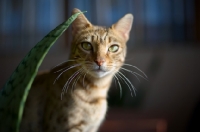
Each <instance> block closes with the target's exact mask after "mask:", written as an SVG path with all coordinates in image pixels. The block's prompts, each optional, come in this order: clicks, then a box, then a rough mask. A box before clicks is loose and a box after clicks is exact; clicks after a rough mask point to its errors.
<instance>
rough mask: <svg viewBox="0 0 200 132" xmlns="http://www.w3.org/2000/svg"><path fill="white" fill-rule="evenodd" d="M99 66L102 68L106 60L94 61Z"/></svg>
mask: <svg viewBox="0 0 200 132" xmlns="http://www.w3.org/2000/svg"><path fill="white" fill-rule="evenodd" d="M94 62H95V63H96V64H97V65H98V66H102V65H103V63H104V62H105V60H104V59H103V58H99V59H96V60H95V61H94Z"/></svg>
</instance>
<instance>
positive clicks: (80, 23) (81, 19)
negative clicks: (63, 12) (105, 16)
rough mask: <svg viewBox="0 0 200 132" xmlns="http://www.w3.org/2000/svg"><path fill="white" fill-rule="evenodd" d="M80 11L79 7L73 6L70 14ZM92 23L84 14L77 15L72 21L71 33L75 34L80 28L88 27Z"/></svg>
mask: <svg viewBox="0 0 200 132" xmlns="http://www.w3.org/2000/svg"><path fill="white" fill-rule="evenodd" d="M78 12H81V11H80V10H79V9H77V8H74V9H73V10H72V15H73V14H75V13H78ZM90 26H92V24H91V23H90V22H89V21H88V19H87V18H86V17H85V15H84V14H80V15H78V17H77V18H76V19H75V20H74V22H73V23H72V35H75V34H77V33H78V32H79V31H80V30H82V29H84V28H87V27H90Z"/></svg>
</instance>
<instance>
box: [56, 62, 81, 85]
mask: <svg viewBox="0 0 200 132" xmlns="http://www.w3.org/2000/svg"><path fill="white" fill-rule="evenodd" d="M80 65H81V64H76V65H73V66H71V67H69V68H67V69H65V70H64V71H62V72H61V73H60V74H59V75H58V76H57V77H56V79H55V81H54V83H53V84H55V82H56V81H57V80H58V79H59V78H60V76H61V75H62V74H63V73H64V72H66V71H68V70H70V69H72V68H75V67H78V66H80Z"/></svg>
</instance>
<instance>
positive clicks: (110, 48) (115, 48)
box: [108, 45, 119, 52]
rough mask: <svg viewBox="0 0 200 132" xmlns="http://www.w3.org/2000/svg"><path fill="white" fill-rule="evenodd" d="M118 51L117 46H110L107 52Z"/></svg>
mask: <svg viewBox="0 0 200 132" xmlns="http://www.w3.org/2000/svg"><path fill="white" fill-rule="evenodd" d="M118 50H119V46H118V45H111V46H110V47H109V48H108V51H110V52H117V51H118Z"/></svg>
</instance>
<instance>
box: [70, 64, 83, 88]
mask: <svg viewBox="0 0 200 132" xmlns="http://www.w3.org/2000/svg"><path fill="white" fill-rule="evenodd" d="M82 71H83V68H82ZM82 71H80V74H79V75H78V77H77V78H76V79H75V80H74V82H73V84H72V89H71V92H72V91H73V89H74V87H76V84H77V82H78V80H79V79H80V77H81V76H82V75H83V74H84V72H82Z"/></svg>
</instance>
